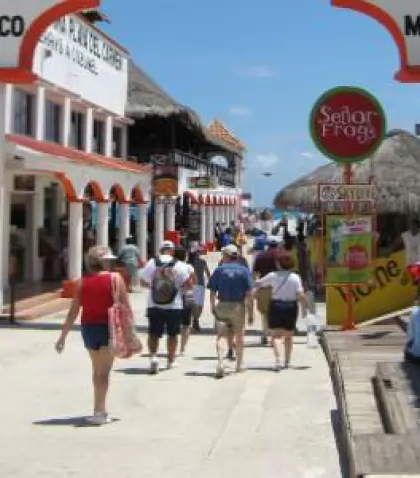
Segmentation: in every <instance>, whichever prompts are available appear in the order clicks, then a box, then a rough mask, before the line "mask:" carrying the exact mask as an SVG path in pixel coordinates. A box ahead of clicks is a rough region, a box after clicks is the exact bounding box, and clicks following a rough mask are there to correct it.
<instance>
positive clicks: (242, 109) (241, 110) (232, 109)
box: [229, 106, 252, 116]
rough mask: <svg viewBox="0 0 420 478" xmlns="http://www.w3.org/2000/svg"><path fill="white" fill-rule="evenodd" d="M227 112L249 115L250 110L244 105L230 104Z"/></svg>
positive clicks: (235, 114) (236, 114)
mask: <svg viewBox="0 0 420 478" xmlns="http://www.w3.org/2000/svg"><path fill="white" fill-rule="evenodd" d="M229 113H230V114H231V115H232V116H251V114H252V112H251V110H250V109H249V108H247V107H246V106H231V107H230V108H229Z"/></svg>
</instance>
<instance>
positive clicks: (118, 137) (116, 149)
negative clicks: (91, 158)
mask: <svg viewBox="0 0 420 478" xmlns="http://www.w3.org/2000/svg"><path fill="white" fill-rule="evenodd" d="M122 140H123V130H122V128H120V127H118V126H114V128H113V130H112V156H114V158H122V153H123V148H122V146H123V144H122Z"/></svg>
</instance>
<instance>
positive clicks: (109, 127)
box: [105, 116, 114, 157]
mask: <svg viewBox="0 0 420 478" xmlns="http://www.w3.org/2000/svg"><path fill="white" fill-rule="evenodd" d="M113 135H114V121H113V119H112V116H107V117H106V120H105V156H108V157H111V156H112V143H113V139H114V138H113Z"/></svg>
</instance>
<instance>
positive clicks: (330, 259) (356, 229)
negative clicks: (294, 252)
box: [325, 214, 374, 284]
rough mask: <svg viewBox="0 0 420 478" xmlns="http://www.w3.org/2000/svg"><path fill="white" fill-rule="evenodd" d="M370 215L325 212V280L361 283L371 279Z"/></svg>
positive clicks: (340, 282) (371, 236)
mask: <svg viewBox="0 0 420 478" xmlns="http://www.w3.org/2000/svg"><path fill="white" fill-rule="evenodd" d="M373 231H374V216H370V215H360V216H344V215H338V214H329V215H326V216H325V241H326V242H325V254H326V281H325V282H326V283H327V284H364V283H366V282H369V281H370V280H371V279H372V265H373Z"/></svg>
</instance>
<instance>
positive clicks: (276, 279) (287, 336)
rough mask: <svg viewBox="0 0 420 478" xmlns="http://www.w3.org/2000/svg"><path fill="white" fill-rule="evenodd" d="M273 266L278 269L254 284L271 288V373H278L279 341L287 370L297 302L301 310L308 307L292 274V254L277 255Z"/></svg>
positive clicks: (297, 306)
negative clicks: (272, 366)
mask: <svg viewBox="0 0 420 478" xmlns="http://www.w3.org/2000/svg"><path fill="white" fill-rule="evenodd" d="M276 264H277V268H278V270H277V271H276V272H271V273H270V274H267V275H266V276H264V277H263V278H261V279H260V280H258V281H256V283H255V286H256V287H257V288H260V287H271V288H272V298H271V302H270V305H269V308H268V328H269V332H270V335H271V339H272V344H273V350H274V359H275V362H274V370H275V371H277V372H278V371H279V370H280V368H281V366H280V354H281V352H280V347H281V339H283V338H284V351H285V360H284V366H285V368H288V367H289V364H290V359H291V356H292V349H293V335H294V332H295V329H296V322H297V318H298V313H299V302H300V303H301V304H302V306H303V307H304V308H305V309H306V308H307V306H308V304H307V300H306V296H305V293H304V290H303V285H302V280H301V278H300V276H299V275H298V274H296V273H295V272H293V268H294V265H295V264H294V260H293V257H292V255H291V254H290V253H288V252H280V253H279V255H278V257H277V259H276Z"/></svg>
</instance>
